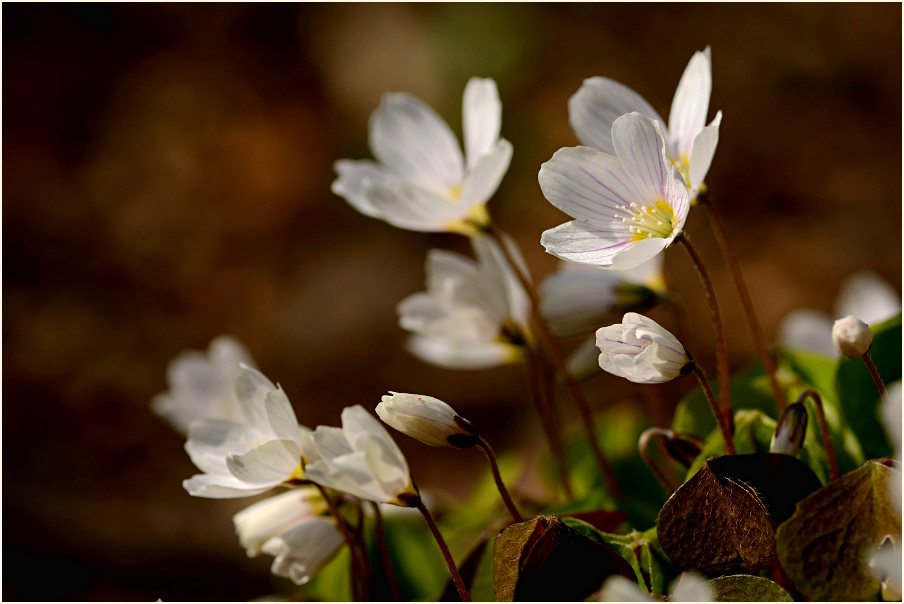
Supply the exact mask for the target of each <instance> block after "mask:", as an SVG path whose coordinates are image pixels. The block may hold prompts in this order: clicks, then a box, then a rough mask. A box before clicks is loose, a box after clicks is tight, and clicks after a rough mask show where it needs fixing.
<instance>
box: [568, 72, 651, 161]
mask: <svg viewBox="0 0 904 604" xmlns="http://www.w3.org/2000/svg"><path fill="white" fill-rule="evenodd" d="M634 111H637V112H639V113H641V114H643V115H646V116H649V117H651V118H653V119H655V120H657V121H659V122H660V123H661V124H662V127H663V131H665V122H663V120H662V118H661V117H659V114H658V113H656V110H655V109H653V107H652V106H650V104H649V103H647V102H646V101H645V100H644V98H643V97H642V96H640V95H639V94H637V93H636V92H634V91H633V90H631V89H630V88H628V87H627V86H625V85H624V84H619V83H618V82H616V81H615V80H610V79H609V78H603V77H594V78H588V79H586V80H584V83H583V84H582V85H581V88H580V89H579V90H578V91H577V92H576V93H574V95H572V97H571V98H570V99H568V120H569V122H570V123H571V127H572V128H573V129H574V132H575V134H577V136H578V139H579V140H580V141H581V143H582V144H584V145H588V146H590V147H593V148H595V149H598V150H599V151H603V152H605V153H610V154H614V153H615V147H614V146H613V144H612V124H613V123H614V122H615V120H616V119H617V118H618V117H619V116H622V115H624V114H626V113H631V112H634Z"/></svg>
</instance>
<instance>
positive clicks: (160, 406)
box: [151, 336, 254, 434]
mask: <svg viewBox="0 0 904 604" xmlns="http://www.w3.org/2000/svg"><path fill="white" fill-rule="evenodd" d="M242 364H245V365H248V366H251V367H253V366H254V361H253V360H252V359H251V355H250V354H248V351H247V350H245V347H244V346H243V345H242V344H241V342H239V341H238V340H236V339H235V338H232V337H230V336H219V337H217V338H214V339H213V341H211V343H210V346H209V347H208V349H207V352H206V353H204V352H201V351H198V350H186V351H185V352H182V353H181V354H179V356H177V357H176V358H174V359H173V360H172V361H170V363H169V365H168V366H167V368H166V377H167V382H168V384H169V391H167V392H165V393H163V394H159V395H157V396H156V397H154V400H153V401H152V403H151V407H152V408H153V410H154V412H155V413H157V414H158V415H161V416H162V417H164V418H166V419H167V420H168V421H169V422H170V424H172V426H173V427H174V428H175V429H176V430H177V431H178V432H180V433H182V434H186V433H187V432H188V426H189V424H190V423H191V422H193V421H195V420H199V419H226V420H233V421H235V420H238V419H240V418H241V413H240V410H239V409H240V407H239V402H238V400H237V399H236V396H235V379H236V377H237V376H238V374H239V372H240V371H241V365H242Z"/></svg>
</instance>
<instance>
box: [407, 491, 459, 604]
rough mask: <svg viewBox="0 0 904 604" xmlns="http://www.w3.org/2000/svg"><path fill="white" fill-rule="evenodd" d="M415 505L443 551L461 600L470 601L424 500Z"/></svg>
mask: <svg viewBox="0 0 904 604" xmlns="http://www.w3.org/2000/svg"><path fill="white" fill-rule="evenodd" d="M416 507H417V509H418V511H419V512H420V513H421V514H422V515H423V516H424V520H426V521H427V526H428V527H430V532H431V533H433V538H434V539H436V544H437V545H439V549H440V550H441V551H442V553H443V558H445V560H446V566H448V567H449V573H450V574H451V575H452V581H453V582H454V583H455V587H456V589H458V595H459V596H461V601H462V602H471V601H472V600H471V594H469V593H468V588H467V587H465V582H464V580H463V579H462V578H461V573H459V572H458V567H457V566H455V560H453V559H452V554H451V553H450V552H449V546H447V545H446V541H445V539H443V536H442V534H440V532H439V528H437V526H436V521H434V520H433V516H432V515H431V514H430V510H428V509H427V506H425V505H424V502H423V501H421V500H420V499H418V500H417V506H416Z"/></svg>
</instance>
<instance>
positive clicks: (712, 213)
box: [697, 194, 788, 413]
mask: <svg viewBox="0 0 904 604" xmlns="http://www.w3.org/2000/svg"><path fill="white" fill-rule="evenodd" d="M697 199H698V201H700V204H701V205H702V206H703V207H705V208H706V209H707V210H708V212H707V215H708V216H709V217H710V223H711V224H712V226H713V234H714V235H715V237H716V242H717V243H718V244H719V248H720V249H721V250H722V257H724V258H725V262H726V264H727V265H728V270H729V272H730V273H731V278H732V281H734V284H735V288H736V289H737V290H738V296H739V297H740V298H741V304H742V306H743V307H744V314H745V315H746V316H747V323H748V324H749V325H750V330H751V331H752V332H753V339H754V341H755V342H756V347H757V351H758V352H759V354H760V359H761V360H762V362H763V369H765V371H766V375H767V376H769V385H770V386H771V388H772V395H773V396H774V397H775V406H776V408H777V409H778V412H779V413H781V412H782V411H784V410H785V407H786V406H787V404H788V401H787V400H785V393H784V391H782V389H781V387H780V386H779V384H778V379H777V378H776V376H775V363H774V361H773V360H772V357H771V356H769V351H768V347H767V345H766V337H765V336H764V335H763V327H762V325H761V324H760V321H759V319H758V318H757V314H756V311H755V310H754V308H753V300H752V299H751V297H750V291H749V290H748V289H747V284H746V283H745V282H744V275H743V274H742V273H741V265H740V264H739V263H738V257H737V256H735V254H734V252H733V251H732V250H731V246H729V245H728V238H727V237H726V236H725V225H724V223H723V222H722V218H721V217H720V216H719V213H718V212H716V207H715V206H714V205H713V202H712V199H711V198H710V197H709V195H707V194H700V195H698V196H697Z"/></svg>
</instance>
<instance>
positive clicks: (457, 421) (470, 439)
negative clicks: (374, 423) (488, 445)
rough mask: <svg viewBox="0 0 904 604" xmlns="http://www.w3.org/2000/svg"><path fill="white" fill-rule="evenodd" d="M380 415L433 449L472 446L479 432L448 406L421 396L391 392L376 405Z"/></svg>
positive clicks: (477, 440) (478, 438) (388, 422)
mask: <svg viewBox="0 0 904 604" xmlns="http://www.w3.org/2000/svg"><path fill="white" fill-rule="evenodd" d="M377 415H378V416H379V417H380V419H381V420H383V421H384V422H385V423H387V424H389V425H390V426H392V427H393V428H395V429H396V430H398V431H399V432H401V433H402V434H407V435H408V436H410V437H411V438H415V439H417V440H419V441H421V442H422V443H424V444H425V445H430V446H431V447H458V448H465V447H473V446H474V445H476V444H477V443H478V442H479V441H480V437H479V436H478V434H477V430H476V429H475V428H474V427H473V426H472V425H471V423H470V422H469V421H468V420H466V419H464V418H463V417H461V416H460V415H458V413H456V412H455V409H453V408H452V407H450V406H449V405H448V404H446V403H444V402H443V401H441V400H439V399H438V398H434V397H432V396H426V395H421V394H408V393H403V392H390V393H389V394H384V395H383V397H382V399H381V401H380V403H379V404H378V405H377Z"/></svg>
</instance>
